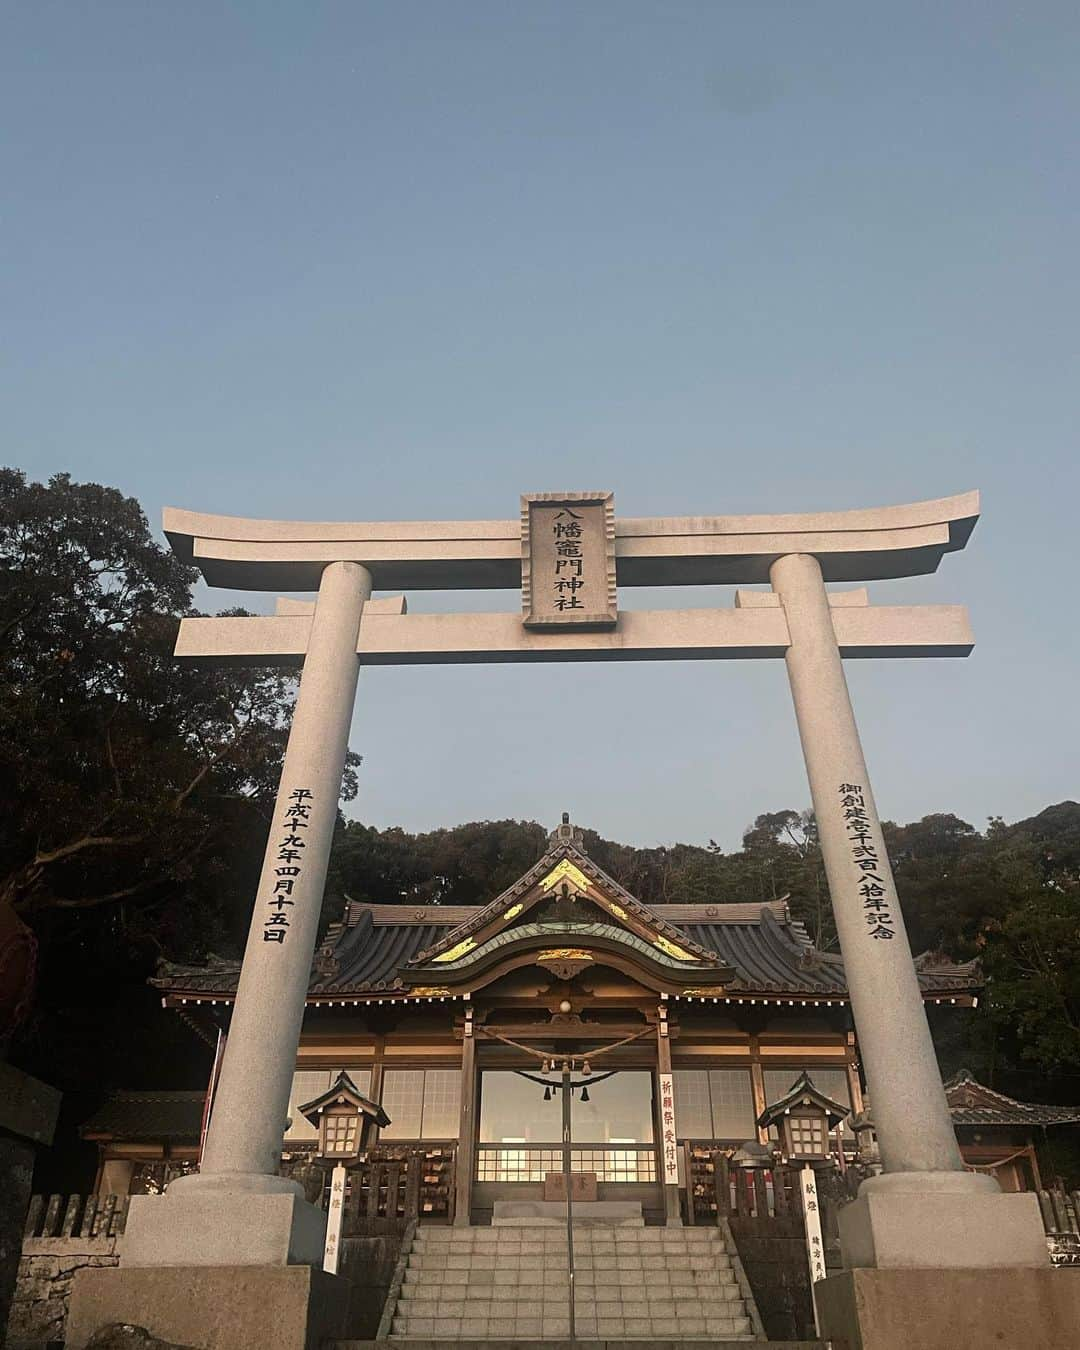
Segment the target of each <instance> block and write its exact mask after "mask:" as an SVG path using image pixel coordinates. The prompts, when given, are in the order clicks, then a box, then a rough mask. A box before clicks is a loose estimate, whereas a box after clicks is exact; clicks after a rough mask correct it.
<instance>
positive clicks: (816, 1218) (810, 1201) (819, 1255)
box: [799, 1167, 825, 1284]
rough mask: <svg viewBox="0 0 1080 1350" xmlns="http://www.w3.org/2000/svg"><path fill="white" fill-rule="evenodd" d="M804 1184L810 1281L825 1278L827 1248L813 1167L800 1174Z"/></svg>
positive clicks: (815, 1281) (803, 1204)
mask: <svg viewBox="0 0 1080 1350" xmlns="http://www.w3.org/2000/svg"><path fill="white" fill-rule="evenodd" d="M799 1177H800V1180H801V1182H802V1207H803V1217H804V1219H805V1220H806V1255H807V1259H808V1260H809V1262H810V1281H811V1283H812V1284H817V1282H818V1280H823V1279H824V1278H825V1248H824V1247H823V1246H822V1242H821V1211H820V1210H819V1208H818V1193H817V1178H816V1177H815V1175H814V1169H813V1168H812V1167H804V1168H803V1169H802V1171H801V1172H800V1173H799Z"/></svg>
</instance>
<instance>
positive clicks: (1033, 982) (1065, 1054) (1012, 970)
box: [981, 888, 1080, 1079]
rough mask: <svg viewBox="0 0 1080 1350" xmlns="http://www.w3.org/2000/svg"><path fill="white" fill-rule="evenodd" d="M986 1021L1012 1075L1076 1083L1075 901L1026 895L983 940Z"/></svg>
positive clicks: (1051, 892) (1079, 899)
mask: <svg viewBox="0 0 1080 1350" xmlns="http://www.w3.org/2000/svg"><path fill="white" fill-rule="evenodd" d="M981 959H982V965H983V969H984V971H985V972H986V976H987V981H988V988H989V993H990V1009H991V1018H992V1020H993V1022H994V1023H995V1025H996V1026H997V1027H998V1029H999V1032H1000V1033H1001V1034H1002V1036H1003V1038H1004V1039H1005V1041H1006V1043H1007V1046H1008V1049H1009V1050H1011V1052H1012V1057H1013V1058H1014V1059H1017V1060H1019V1064H1018V1066H1017V1067H1019V1068H1022V1067H1024V1066H1025V1065H1026V1066H1030V1067H1034V1068H1035V1069H1037V1070H1038V1071H1039V1073H1040V1074H1044V1075H1046V1076H1047V1077H1048V1078H1050V1079H1059V1078H1061V1077H1062V1076H1065V1077H1071V1078H1073V1079H1075V1078H1076V1077H1077V1076H1080V894H1078V893H1077V891H1076V890H1075V889H1072V890H1069V891H1065V890H1058V889H1056V888H1044V889H1041V890H1038V891H1035V892H1032V893H1030V894H1028V895H1027V896H1026V897H1024V898H1023V900H1021V901H1020V903H1019V904H1017V905H1016V906H1015V907H1014V908H1013V909H1011V910H1010V912H1009V913H1008V914H1007V915H1006V916H1005V917H1004V918H1003V919H1001V920H1000V921H997V922H994V923H993V924H991V925H990V926H989V927H988V929H987V930H986V932H985V933H984V935H983V940H982V950H981Z"/></svg>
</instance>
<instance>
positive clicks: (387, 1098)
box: [379, 1069, 461, 1139]
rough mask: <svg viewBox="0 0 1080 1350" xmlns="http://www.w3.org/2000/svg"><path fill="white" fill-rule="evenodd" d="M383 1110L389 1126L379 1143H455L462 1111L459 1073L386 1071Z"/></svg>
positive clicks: (415, 1070) (441, 1070) (425, 1070)
mask: <svg viewBox="0 0 1080 1350" xmlns="http://www.w3.org/2000/svg"><path fill="white" fill-rule="evenodd" d="M381 1104H382V1108H383V1110H384V1111H385V1112H386V1114H387V1115H388V1116H389V1117H390V1124H389V1125H384V1126H383V1128H382V1129H381V1130H380V1131H379V1138H380V1139H456V1138H457V1135H458V1128H459V1118H460V1110H461V1071H460V1069H387V1070H386V1072H385V1073H384V1074H383V1088H382V1103H381Z"/></svg>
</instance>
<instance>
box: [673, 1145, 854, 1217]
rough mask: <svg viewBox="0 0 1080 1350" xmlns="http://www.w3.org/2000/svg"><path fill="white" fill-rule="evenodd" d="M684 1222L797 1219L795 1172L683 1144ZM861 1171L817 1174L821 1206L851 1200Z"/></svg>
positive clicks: (799, 1206)
mask: <svg viewBox="0 0 1080 1350" xmlns="http://www.w3.org/2000/svg"><path fill="white" fill-rule="evenodd" d="M685 1149H686V1153H685V1168H686V1196H687V1214H686V1221H687V1223H691V1224H715V1223H718V1222H719V1220H720V1219H725V1218H731V1217H739V1218H748V1219H749V1218H755V1219H772V1218H779V1219H784V1218H788V1217H791V1218H801V1217H802V1185H801V1183H800V1180H799V1171H800V1169H799V1168H797V1167H773V1168H767V1167H753V1168H746V1167H739V1166H737V1165H735V1164H733V1163H732V1161H731V1155H732V1150H730V1149H720V1148H710V1147H709V1146H708V1145H703V1144H692V1143H688V1144H686V1146H685ZM865 1175H866V1172H865V1171H864V1170H862V1169H856V1168H849V1169H848V1170H847V1171H846V1172H841V1171H839V1170H835V1169H827V1170H821V1171H819V1172H818V1175H817V1183H818V1193H819V1197H820V1198H821V1200H822V1202H823V1204H826V1205H829V1206H832V1207H836V1206H839V1205H843V1204H846V1203H847V1202H848V1201H849V1200H852V1199H854V1197H855V1192H856V1191H857V1189H858V1186H859V1182H860V1181H861V1180H862V1179H863V1177H864V1176H865Z"/></svg>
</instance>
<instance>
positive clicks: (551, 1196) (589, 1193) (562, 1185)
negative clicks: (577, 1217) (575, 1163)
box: [544, 1172, 597, 1204]
mask: <svg viewBox="0 0 1080 1350" xmlns="http://www.w3.org/2000/svg"><path fill="white" fill-rule="evenodd" d="M596 1195H597V1190H596V1173H595V1172H571V1173H570V1198H571V1199H572V1200H573V1201H574V1202H575V1204H576V1203H577V1202H579V1201H581V1202H582V1203H589V1202H590V1201H592V1200H595V1199H596ZM544 1199H545V1200H565V1199H566V1179H565V1177H564V1176H563V1174H562V1173H561V1172H545V1173H544Z"/></svg>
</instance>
